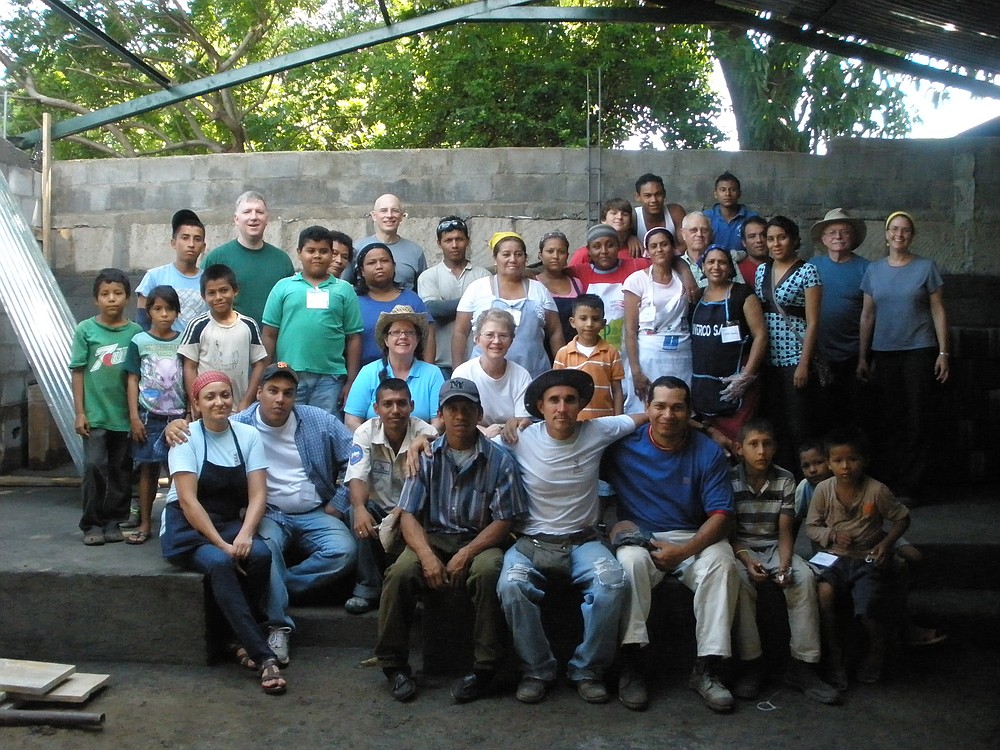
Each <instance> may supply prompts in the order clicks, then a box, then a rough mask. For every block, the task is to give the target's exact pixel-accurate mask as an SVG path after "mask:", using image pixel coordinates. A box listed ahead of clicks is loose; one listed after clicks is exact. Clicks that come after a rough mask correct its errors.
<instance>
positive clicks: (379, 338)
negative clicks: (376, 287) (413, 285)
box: [375, 305, 428, 349]
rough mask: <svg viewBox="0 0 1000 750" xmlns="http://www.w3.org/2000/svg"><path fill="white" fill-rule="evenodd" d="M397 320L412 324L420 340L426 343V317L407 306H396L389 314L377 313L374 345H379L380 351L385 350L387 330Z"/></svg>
mask: <svg viewBox="0 0 1000 750" xmlns="http://www.w3.org/2000/svg"><path fill="white" fill-rule="evenodd" d="M397 320H408V321H410V322H411V323H413V326H414V327H415V328H416V329H417V332H418V333H419V334H420V340H421V341H427V331H428V323H427V315H425V314H424V313H418V312H417V311H416V310H414V309H413V308H412V307H410V306H409V305H396V306H395V307H394V308H392V310H390V311H389V312H384V313H379V316H378V320H377V321H375V343H376V344H378V345H379V348H380V349H385V348H386V344H385V334H386V332H387V331H388V330H389V326H391V325H392V324H393V323H395V322H396V321H397Z"/></svg>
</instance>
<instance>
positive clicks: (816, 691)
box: [785, 659, 840, 706]
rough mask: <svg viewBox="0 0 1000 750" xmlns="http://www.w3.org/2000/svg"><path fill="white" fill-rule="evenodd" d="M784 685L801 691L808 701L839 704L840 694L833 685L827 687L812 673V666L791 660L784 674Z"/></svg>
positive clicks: (830, 704) (829, 704)
mask: <svg viewBox="0 0 1000 750" xmlns="http://www.w3.org/2000/svg"><path fill="white" fill-rule="evenodd" d="M785 684H786V685H789V686H791V687H793V688H797V689H798V690H801V691H802V694H803V695H804V696H805V697H806V698H808V699H809V700H814V701H816V702H817V703H825V704H827V705H828V706H832V705H834V704H836V703H840V692H839V691H838V690H837V688H835V687H834V686H833V685H827V684H826V683H825V682H823V680H821V679H820V678H819V675H817V674H816V672H814V671H813V668H812V665H810V664H807V663H806V662H804V661H800V660H798V659H792V660H791V662H790V663H789V665H788V671H786V672H785Z"/></svg>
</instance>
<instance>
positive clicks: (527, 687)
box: [514, 677, 549, 703]
mask: <svg viewBox="0 0 1000 750" xmlns="http://www.w3.org/2000/svg"><path fill="white" fill-rule="evenodd" d="M548 690H549V686H548V684H547V683H546V682H545V680H540V679H538V678H537V677H522V678H521V682H519V683H518V685H517V692H516V693H515V694H514V697H515V698H517V699H518V700H519V701H521V703H541V702H542V701H543V700H545V693H547V692H548Z"/></svg>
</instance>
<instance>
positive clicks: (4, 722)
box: [0, 708, 104, 729]
mask: <svg viewBox="0 0 1000 750" xmlns="http://www.w3.org/2000/svg"><path fill="white" fill-rule="evenodd" d="M43 725H44V726H50V727H68V728H70V729H103V728H104V714H93V713H81V712H78V711H31V710H25V709H19V708H5V709H3V710H0V727H25V726H30V727H34V726H43Z"/></svg>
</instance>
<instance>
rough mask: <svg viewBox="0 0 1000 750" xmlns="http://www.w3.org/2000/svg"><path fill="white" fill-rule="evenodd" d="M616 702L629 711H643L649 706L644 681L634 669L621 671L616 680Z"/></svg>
mask: <svg viewBox="0 0 1000 750" xmlns="http://www.w3.org/2000/svg"><path fill="white" fill-rule="evenodd" d="M618 700H620V701H621V703H622V705H623V706H625V708H627V709H629V710H630V711H645V710H646V707H647V706H648V705H649V695H648V694H647V692H646V681H645V680H644V679H643V677H642V675H641V674H640V673H639V671H638V670H636V669H623V670H622V673H621V676H620V677H619V678H618Z"/></svg>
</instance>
